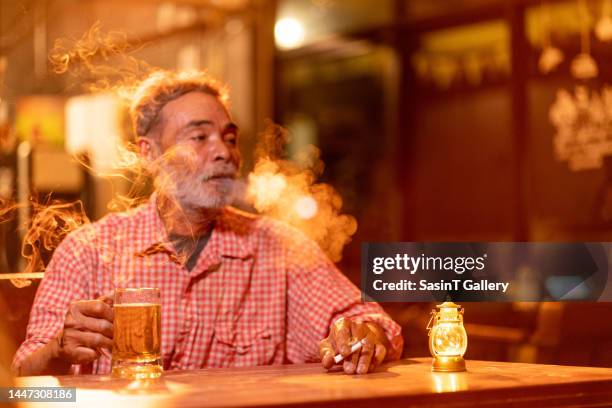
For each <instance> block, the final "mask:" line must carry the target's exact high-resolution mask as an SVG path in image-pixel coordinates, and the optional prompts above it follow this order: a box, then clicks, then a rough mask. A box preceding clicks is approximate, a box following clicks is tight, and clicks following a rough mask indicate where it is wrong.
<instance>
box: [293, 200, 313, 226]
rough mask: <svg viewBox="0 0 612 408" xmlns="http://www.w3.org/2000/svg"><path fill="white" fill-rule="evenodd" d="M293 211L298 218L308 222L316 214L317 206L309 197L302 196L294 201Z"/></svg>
mask: <svg viewBox="0 0 612 408" xmlns="http://www.w3.org/2000/svg"><path fill="white" fill-rule="evenodd" d="M294 209H295V212H296V213H297V215H298V216H299V217H300V218H303V219H305V220H309V219H311V218H312V217H314V216H315V215H316V214H317V211H318V209H319V206H318V205H317V202H316V201H315V199H314V198H312V197H311V196H302V197H299V198H298V199H297V200H296V202H295V207H294Z"/></svg>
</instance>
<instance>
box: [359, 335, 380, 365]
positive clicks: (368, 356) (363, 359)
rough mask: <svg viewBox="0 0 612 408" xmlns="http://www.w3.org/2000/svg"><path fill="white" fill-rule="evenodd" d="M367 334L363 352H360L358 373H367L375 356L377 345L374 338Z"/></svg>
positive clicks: (362, 348)
mask: <svg viewBox="0 0 612 408" xmlns="http://www.w3.org/2000/svg"><path fill="white" fill-rule="evenodd" d="M369 337H370V336H367V337H366V339H365V341H364V344H363V347H361V353H359V362H358V363H357V371H356V372H357V374H366V373H367V372H368V370H369V369H370V364H371V362H372V357H373V356H374V350H375V348H376V345H375V343H374V341H373V339H371V338H369Z"/></svg>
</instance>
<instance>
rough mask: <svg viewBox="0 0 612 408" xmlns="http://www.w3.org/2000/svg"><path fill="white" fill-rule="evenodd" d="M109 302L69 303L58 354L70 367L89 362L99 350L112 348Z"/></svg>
mask: <svg viewBox="0 0 612 408" xmlns="http://www.w3.org/2000/svg"><path fill="white" fill-rule="evenodd" d="M112 321H113V309H112V299H110V298H109V297H101V298H99V299H96V300H81V301H76V302H73V303H71V304H70V307H69V308H68V312H67V313H66V318H65V320H64V330H63V333H62V336H61V339H62V340H61V342H60V346H61V350H60V355H62V356H63V357H64V359H66V360H68V361H70V362H71V363H73V364H83V363H88V362H91V361H93V360H95V359H97V358H98V357H100V353H101V351H100V350H102V349H103V348H107V349H112V347H113V340H112V338H113V323H112Z"/></svg>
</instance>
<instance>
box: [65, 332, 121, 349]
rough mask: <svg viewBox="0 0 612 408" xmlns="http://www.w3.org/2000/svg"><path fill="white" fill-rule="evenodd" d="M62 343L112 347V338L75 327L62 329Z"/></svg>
mask: <svg viewBox="0 0 612 408" xmlns="http://www.w3.org/2000/svg"><path fill="white" fill-rule="evenodd" d="M64 344H66V346H72V347H73V348H75V347H80V346H85V347H89V348H91V349H97V348H99V347H106V348H108V349H112V348H113V340H112V339H109V338H108V337H106V336H105V335H103V334H101V333H94V332H89V331H81V330H77V329H66V330H65V331H64Z"/></svg>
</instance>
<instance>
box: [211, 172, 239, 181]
mask: <svg viewBox="0 0 612 408" xmlns="http://www.w3.org/2000/svg"><path fill="white" fill-rule="evenodd" d="M234 179H236V174H234V173H223V174H214V175H212V176H208V177H204V179H203V181H204V182H206V181H214V180H234Z"/></svg>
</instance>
